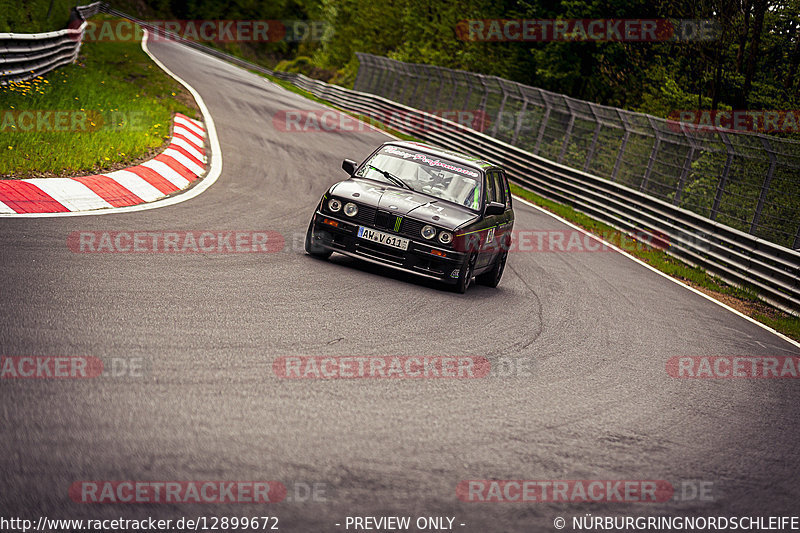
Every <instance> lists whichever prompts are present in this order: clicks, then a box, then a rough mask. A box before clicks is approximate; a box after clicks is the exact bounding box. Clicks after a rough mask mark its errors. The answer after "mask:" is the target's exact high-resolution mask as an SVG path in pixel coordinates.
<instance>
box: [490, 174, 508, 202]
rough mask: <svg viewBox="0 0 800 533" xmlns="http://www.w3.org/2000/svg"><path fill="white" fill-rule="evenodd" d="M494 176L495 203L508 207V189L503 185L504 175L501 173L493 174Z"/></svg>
mask: <svg viewBox="0 0 800 533" xmlns="http://www.w3.org/2000/svg"><path fill="white" fill-rule="evenodd" d="M492 174H494V191H495V193H494V194H495V201H496V202H500V203H501V204H503V205H506V188H505V184H504V183H503V181H504V180H503V175H502V174H500V172H492Z"/></svg>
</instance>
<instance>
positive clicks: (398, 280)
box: [0, 42, 800, 532]
mask: <svg viewBox="0 0 800 533" xmlns="http://www.w3.org/2000/svg"><path fill="white" fill-rule="evenodd" d="M151 50H152V51H153V52H154V54H155V55H156V56H157V57H158V58H159V59H160V60H161V61H163V62H164V63H165V64H166V65H167V66H168V67H169V68H170V69H172V70H174V72H175V73H176V74H177V75H179V76H181V77H182V78H183V79H185V80H186V81H188V82H189V83H190V84H192V85H193V86H194V87H195V88H196V89H197V90H198V91H199V92H200V94H201V95H202V97H203V98H204V100H205V101H206V104H207V105H208V107H209V109H210V112H211V113H212V115H213V117H214V120H215V122H216V126H217V130H218V132H219V138H220V143H221V147H222V152H223V171H222V175H221V177H220V179H219V181H218V182H217V183H216V184H214V185H213V186H212V187H211V188H210V189H209V190H207V191H206V192H204V193H203V194H201V195H200V196H199V197H197V198H194V199H192V200H189V201H187V202H184V203H181V204H178V205H175V206H170V207H165V208H160V209H155V210H150V211H143V212H137V213H128V214H116V215H104V216H90V217H72V218H52V219H45V218H37V219H2V220H0V250H2V261H0V264H1V265H2V276H0V295H2V311H1V312H0V313H2V323H1V324H0V350H1V354H2V355H5V356H13V355H40V356H56V355H90V356H95V357H99V358H102V359H104V360H105V361H109V360H111V358H123V359H126V360H131V358H140V359H141V360H143V361H144V362H145V365H146V368H145V371H144V375H143V376H142V377H129V376H128V377H126V376H122V377H117V378H109V377H101V378H96V379H93V380H46V379H45V380H24V379H16V380H14V379H5V380H2V381H0V399H1V401H0V405H2V409H0V420H2V432H1V433H0V464H2V473H3V482H2V485H1V486H0V510H1V511H2V516H5V517H8V516H19V517H28V518H32V519H34V520H35V519H36V518H37V517H38V516H40V515H44V516H47V517H49V518H114V517H120V516H121V517H125V518H141V517H146V516H154V517H158V518H176V517H180V516H197V515H205V516H214V515H216V516H223V515H224V516H242V515H247V516H263V515H268V514H270V515H276V516H278V517H279V519H280V528H281V530H284V531H343V530H345V527H344V524H345V522H344V520H345V517H346V516H365V515H408V516H413V517H417V516H450V517H455V525H454V528H455V529H456V530H458V531H469V532H472V531H475V532H482V531H486V532H504V531H515V532H516V531H552V530H554V527H553V520H554V518H555V517H557V516H563V517H565V518H567V519H568V520H569V519H570V518H571V517H573V516H583V515H584V514H585V513H592V515H595V516H598V515H605V514H614V515H626V516H636V515H666V516H675V515H722V516H731V515H747V514H755V515H781V514H783V515H786V514H792V513H794V514H798V504H797V502H798V499H800V488H798V480H800V452H798V441H799V440H800V430H798V423H797V421H798V416H799V415H800V391H799V389H798V382H797V381H796V380H713V381H712V380H687V379H683V380H679V379H673V378H671V377H669V376H668V375H667V373H666V371H665V364H666V362H667V360H668V359H669V358H671V357H674V356H686V355H692V356H711V355H744V356H763V355H800V350H798V348H796V347H795V346H793V345H792V344H790V343H788V342H786V341H783V340H781V339H780V338H778V337H776V336H775V335H772V334H771V333H769V332H767V331H765V330H764V329H762V328H760V327H757V326H756V325H754V324H752V323H750V322H748V321H746V320H744V319H742V318H740V317H738V316H736V315H734V314H733V313H730V312H728V311H726V310H725V309H723V308H721V307H719V306H717V305H715V304H714V303H712V302H709V301H708V300H706V299H704V298H702V297H700V296H698V295H696V294H694V293H692V292H690V291H688V290H686V289H685V288H683V287H680V286H678V285H677V284H675V283H673V282H671V281H669V280H667V279H664V278H663V277H661V276H659V275H657V274H655V273H653V272H651V271H649V270H647V269H646V268H644V267H642V266H641V265H638V264H636V263H635V262H633V261H631V260H630V259H628V258H626V257H624V256H622V255H620V254H617V253H612V252H604V253H516V254H513V255H512V257H511V258H510V259H509V264H508V269H507V270H506V275H505V277H504V279H503V281H502V283H501V285H500V286H499V288H498V289H496V290H493V289H487V288H484V287H474V286H473V287H472V288H470V290H469V291H468V293H467V294H466V295H465V296H461V295H457V294H453V293H450V292H447V291H443V290H439V289H438V288H436V287H435V286H433V285H431V284H429V283H426V282H422V281H418V280H416V279H412V278H409V277H407V276H404V275H401V274H395V273H392V272H390V271H382V270H380V271H376V270H375V269H373V268H372V267H369V266H366V265H363V264H360V263H358V262H356V261H353V260H350V259H348V258H344V257H337V256H334V257H333V258H332V259H331V260H330V261H327V262H325V261H318V260H314V259H312V258H310V257H308V256H306V255H304V254H303V253H302V251H301V250H300V249H299V247H297V246H294V245H293V244H292V243H293V241H294V236H296V235H302V234H303V233H304V231H305V229H306V227H307V224H308V220H309V217H310V215H311V212H312V209H313V207H314V205H315V202H316V201H317V200H318V199H319V197H320V195H321V194H322V193H323V192H324V191H325V189H326V187H327V186H329V185H330V184H332V183H334V182H335V181H338V180H340V179H342V178H343V177H344V174H343V172H342V171H341V170H340V163H341V160H342V159H343V158H344V157H352V158H354V159H360V158H363V157H365V156H366V155H367V154H368V153H369V152H370V151H371V150H372V149H373V147H374V146H375V145H376V144H378V143H380V142H383V141H384V140H385V139H386V137H385V136H384V135H383V134H381V133H378V132H372V131H366V132H365V131H361V132H326V133H321V132H320V133H312V132H305V133H289V132H283V131H280V130H279V129H278V128H276V127H275V126H274V124H273V121H272V117H273V115H274V114H275V112H276V111H278V110H285V109H316V108H318V107H319V106H318V105H317V104H315V103H312V102H309V101H306V100H304V99H302V98H301V97H299V96H297V95H294V94H291V93H288V92H286V91H284V90H283V89H281V88H279V87H276V86H274V85H272V84H270V83H269V82H267V81H265V80H264V79H262V78H259V77H258V76H255V75H253V74H250V73H248V72H246V71H244V70H242V69H239V68H236V67H234V66H231V65H228V64H225V63H223V62H221V61H219V60H217V59H214V58H211V57H208V56H206V55H203V54H202V53H199V52H197V51H194V50H191V49H186V48H184V47H181V46H179V45H176V44H173V43H164V42H157V43H151ZM516 211H517V223H516V228H517V229H536V230H550V229H552V230H559V229H565V226H564V225H563V224H562V223H561V222H559V221H557V220H555V219H553V218H552V217H549V216H547V215H545V214H542V213H541V212H539V211H537V210H535V209H533V208H530V207H527V206H525V205H523V204H522V203H521V202H517V203H516ZM133 230H140V231H161V230H164V231H170V230H242V231H247V230H269V231H277V232H279V233H281V234H282V235H284V236H286V238H287V242H288V243H289V244H288V245H287V247H286V248H285V249H284V250H283V251H280V252H277V253H268V254H229V253H226V254H81V253H74V252H72V251H70V249H69V248H68V247H67V244H66V242H67V237H68V235H69V234H70V233H71V232H74V231H133ZM290 355H317V356H323V355H331V356H345V355H360V356H368V355H405V356H424V355H439V356H451V355H453V356H462V355H471V356H485V357H487V358H488V359H489V360H490V361H492V362H493V363H495V364H497V365H499V364H501V362H502V364H505V365H506V366H509V362H511V363H514V364H515V363H519V362H521V361H529V362H530V365H529V366H530V372H529V373H528V375H524V374H523V373H522V372H517V373H515V374H513V375H511V376H506V377H499V376H497V375H492V376H490V377H486V378H482V379H471V380H444V379H439V380H435V379H434V380H426V379H420V380H411V379H409V380H327V381H325V380H285V379H280V378H278V377H276V376H275V374H274V373H273V370H272V363H273V361H274V360H275V359H276V358H277V357H280V356H290ZM514 364H512V365H511V366H515V365H514ZM520 366H522V365H516V367H517V368H519V367H520ZM480 479H531V480H576V479H577V480H582V479H585V480H589V479H600V480H608V479H612V480H666V481H668V482H670V483H671V484H672V485H673V486H674V487H675V488H676V489H677V491H676V494H675V496H674V497H673V498H672V499H670V500H669V501H666V502H662V503H613V502H612V503H608V502H592V503H565V502H560V503H544V502H534V503H474V502H469V503H468V502H463V501H460V500H459V499H458V498H457V497H456V490H455V489H456V486H457V485H458V483H459V482H460V481H462V480H480ZM80 480H139V481H155V480H161V481H165V480H278V481H281V482H283V483H284V484H285V485H286V486H287V487H289V489H290V498H288V499H287V500H286V501H284V502H281V503H274V504H268V505H255V504H250V505H247V504H206V505H199V504H81V503H75V502H74V501H72V500H71V499H70V497H69V495H68V490H69V487H70V486H71V485H72V484H73V483H74V482H76V481H80ZM304 483H308V484H312V483H317V484H322V485H320V486H321V487H324V493H322V492H318V493H317V497H316V498H313V500H314V501H304V500H305V498H304V497H303V496H304V494H299V495H298V494H295V492H296V491H300V492H302V490H301V489H302V488H303V487H305V485H303V484H304ZM699 483H705V484H706V486H707V487H711V491H710V493H708V494H707V495H706V497H704V498H702V499H698V498H695V499H690V498H688V496H690V494H688V493H687V494H686V495H682V494H681V492H682V491H681V487H684V486H686V487H693V486H697V484H699ZM688 492H692V491H688ZM290 500H291V501H290ZM337 523H340V524H342V525H341V526H336V525H335V524H337ZM460 524H464V525H463V526H461V525H460ZM566 530H567V531H570V530H571V525H568V527H567V529H566ZM351 531H352V529H351Z"/></svg>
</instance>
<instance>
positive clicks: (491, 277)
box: [475, 250, 508, 287]
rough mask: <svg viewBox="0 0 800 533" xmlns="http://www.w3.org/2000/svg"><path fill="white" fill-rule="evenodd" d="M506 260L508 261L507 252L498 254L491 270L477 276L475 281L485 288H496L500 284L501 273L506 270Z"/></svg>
mask: <svg viewBox="0 0 800 533" xmlns="http://www.w3.org/2000/svg"><path fill="white" fill-rule="evenodd" d="M506 259H508V250H505V251H503V252H500V254H499V255H498V256H497V260H496V261H495V262H494V266H493V267H492V269H491V270H489V271H488V272H484V273H483V274H481V275H480V276H477V277H476V278H475V281H477V282H478V283H479V284H480V285H485V286H487V287H497V285H498V284H499V283H500V278H502V277H503V271H504V270H505V268H506Z"/></svg>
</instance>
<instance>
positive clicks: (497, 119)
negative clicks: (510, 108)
mask: <svg viewBox="0 0 800 533" xmlns="http://www.w3.org/2000/svg"><path fill="white" fill-rule="evenodd" d="M499 83H500V90H501V91H503V99H502V100H501V101H500V109H498V110H497V116H495V119H494V124H492V131H491V133H490V134H489V135H491V136H492V137H497V129H498V127H499V126H500V121H501V120H502V118H503V110H504V109H505V107H506V100H507V99H508V91H507V90H506V86H505V84H504V83H503V81H502V80H500V82H499Z"/></svg>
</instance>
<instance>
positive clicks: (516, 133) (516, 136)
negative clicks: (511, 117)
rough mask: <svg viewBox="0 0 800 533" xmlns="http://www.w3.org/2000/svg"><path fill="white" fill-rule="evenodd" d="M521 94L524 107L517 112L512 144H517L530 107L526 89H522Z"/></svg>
mask: <svg viewBox="0 0 800 533" xmlns="http://www.w3.org/2000/svg"><path fill="white" fill-rule="evenodd" d="M520 94H522V108H521V109H520V110H519V113H517V124H516V126H515V127H514V137H513V138H512V139H511V144H513V145H516V144H517V140H518V139H519V132H520V131H521V130H522V123H523V122H524V121H525V111H526V110H527V109H528V96H527V95H526V94H525V92H524V91H520Z"/></svg>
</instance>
